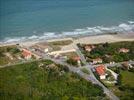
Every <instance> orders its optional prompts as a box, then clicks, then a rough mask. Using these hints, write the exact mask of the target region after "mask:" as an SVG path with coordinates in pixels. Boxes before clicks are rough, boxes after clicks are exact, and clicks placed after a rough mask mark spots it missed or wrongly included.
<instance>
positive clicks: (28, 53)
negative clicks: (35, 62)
mask: <svg viewBox="0 0 134 100" xmlns="http://www.w3.org/2000/svg"><path fill="white" fill-rule="evenodd" d="M22 56H23V57H24V58H25V59H30V58H31V57H32V53H31V52H30V51H28V50H27V49H23V50H22Z"/></svg>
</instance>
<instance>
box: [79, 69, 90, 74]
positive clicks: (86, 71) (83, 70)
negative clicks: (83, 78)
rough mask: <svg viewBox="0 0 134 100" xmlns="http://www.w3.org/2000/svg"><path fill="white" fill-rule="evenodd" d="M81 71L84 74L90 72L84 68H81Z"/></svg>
mask: <svg viewBox="0 0 134 100" xmlns="http://www.w3.org/2000/svg"><path fill="white" fill-rule="evenodd" d="M81 71H82V72H83V73H86V74H90V72H89V71H88V70H87V69H86V68H81Z"/></svg>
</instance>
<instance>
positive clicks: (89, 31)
mask: <svg viewBox="0 0 134 100" xmlns="http://www.w3.org/2000/svg"><path fill="white" fill-rule="evenodd" d="M114 32H117V33H131V34H134V21H128V22H127V23H122V24H120V25H118V26H111V27H104V26H96V27H86V28H83V29H75V30H73V31H68V32H60V33H56V32H44V33H43V34H42V35H32V36H29V37H14V38H10V37H8V38H5V39H4V40H3V41H2V42H4V43H11V42H21V41H26V40H27V41H28V40H43V39H51V38H59V37H65V36H77V35H97V34H103V33H109V34H110V33H114ZM34 33H37V32H36V31H33V34H34ZM2 42H1V43H2Z"/></svg>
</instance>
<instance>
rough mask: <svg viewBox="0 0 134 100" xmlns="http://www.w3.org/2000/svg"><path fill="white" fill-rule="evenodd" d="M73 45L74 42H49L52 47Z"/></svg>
mask: <svg viewBox="0 0 134 100" xmlns="http://www.w3.org/2000/svg"><path fill="white" fill-rule="evenodd" d="M71 43H73V41H72V40H63V41H54V42H49V44H50V45H58V46H64V45H69V44H71Z"/></svg>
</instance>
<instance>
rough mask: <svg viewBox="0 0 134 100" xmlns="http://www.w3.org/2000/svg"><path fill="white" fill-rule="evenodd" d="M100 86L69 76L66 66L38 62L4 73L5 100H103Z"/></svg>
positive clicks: (0, 81) (0, 72)
mask: <svg viewBox="0 0 134 100" xmlns="http://www.w3.org/2000/svg"><path fill="white" fill-rule="evenodd" d="M102 98H103V99H105V95H104V94H103V90H102V88H101V87H99V86H97V85H93V84H91V83H90V82H87V81H86V80H84V79H82V78H80V76H78V75H77V74H74V73H70V72H68V68H67V67H66V66H62V65H58V64H54V63H53V62H52V61H49V60H45V61H38V62H33V63H28V64H21V65H15V66H10V67H7V68H2V69H0V99H1V100H76V99H77V100H89V99H92V100H100V99H102Z"/></svg>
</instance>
